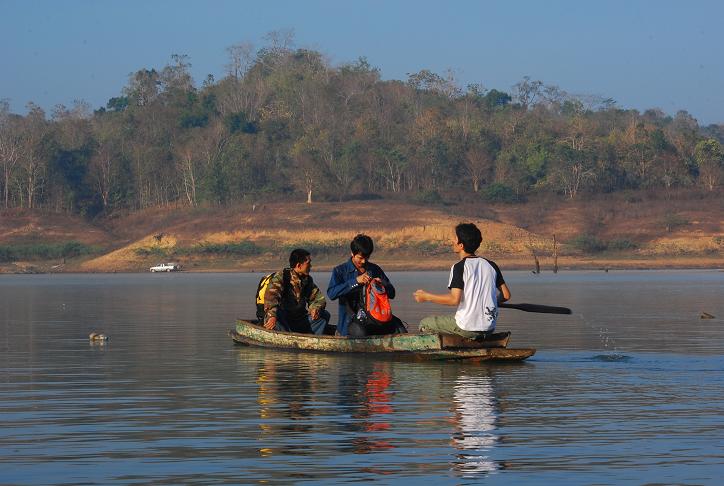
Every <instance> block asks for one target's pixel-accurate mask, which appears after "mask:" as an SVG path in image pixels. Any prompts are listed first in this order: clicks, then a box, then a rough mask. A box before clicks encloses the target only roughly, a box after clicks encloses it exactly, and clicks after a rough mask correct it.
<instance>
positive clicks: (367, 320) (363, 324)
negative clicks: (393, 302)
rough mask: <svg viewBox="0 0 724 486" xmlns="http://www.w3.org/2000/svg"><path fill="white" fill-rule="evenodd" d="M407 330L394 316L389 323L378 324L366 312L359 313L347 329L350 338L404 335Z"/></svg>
mask: <svg viewBox="0 0 724 486" xmlns="http://www.w3.org/2000/svg"><path fill="white" fill-rule="evenodd" d="M406 332H407V328H406V327H405V324H404V323H403V322H402V320H401V319H400V318H399V317H397V316H396V315H394V314H393V315H392V319H390V321H389V322H378V321H376V320H375V319H373V318H372V317H370V316H368V315H367V314H365V313H364V312H358V313H357V314H356V315H355V316H354V317H352V320H351V321H350V322H349V326H348V327H347V335H348V336H349V337H365V336H384V335H386V334H404V333H406Z"/></svg>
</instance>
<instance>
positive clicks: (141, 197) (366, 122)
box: [0, 43, 724, 216]
mask: <svg viewBox="0 0 724 486" xmlns="http://www.w3.org/2000/svg"><path fill="white" fill-rule="evenodd" d="M229 54H230V59H229V66H228V75H227V76H226V77H224V78H223V79H220V80H216V79H213V77H211V76H209V78H208V79H206V80H204V81H203V83H201V84H200V85H198V84H197V83H195V82H194V80H193V79H192V78H191V76H190V74H189V67H190V64H189V59H188V58H187V57H186V56H183V55H174V56H172V62H171V63H170V64H169V65H168V66H165V67H163V68H162V69H160V70H156V69H140V70H139V71H137V72H135V73H133V74H132V75H131V76H130V78H129V82H128V85H127V86H126V88H124V90H123V92H122V93H119V94H118V96H117V97H114V98H112V99H110V100H109V101H108V104H107V106H106V107H104V108H101V109H98V110H96V111H92V109H91V108H90V107H88V106H87V105H86V104H85V103H82V102H78V103H76V104H75V106H73V107H72V108H66V107H63V106H58V107H56V109H54V110H53V112H52V113H51V114H49V115H48V114H46V113H44V111H43V110H42V109H40V108H39V107H38V106H32V105H31V106H30V107H29V112H28V113H27V115H25V116H19V115H15V114H12V113H9V111H8V106H9V105H8V103H3V104H2V105H1V106H0V197H1V198H2V200H1V203H0V206H2V207H23V208H44V209H49V210H53V211H60V212H69V213H75V214H84V215H88V216H95V215H101V214H111V213H113V212H115V211H118V210H123V211H129V210H130V211H134V210H138V209H144V208H148V207H152V206H158V205H167V204H174V205H188V206H196V205H209V204H211V205H214V204H222V205H223V204H228V203H235V202H238V201H240V200H246V201H250V202H253V201H255V200H259V199H264V198H266V197H269V196H268V195H275V196H276V195H279V194H284V195H286V196H287V197H293V198H297V199H299V200H308V201H309V202H313V201H317V200H337V199H348V198H352V197H359V198H364V197H379V196H380V195H382V196H385V195H394V196H395V197H396V198H398V199H403V200H404V199H410V200H423V201H435V200H441V199H442V200H447V199H448V198H451V197H467V198H478V197H479V198H487V199H488V200H494V201H501V200H502V201H506V200H507V201H515V200H519V199H522V198H525V197H526V196H527V195H529V194H531V193H533V192H535V193H541V192H551V193H557V194H561V195H563V196H564V197H568V198H571V199H576V198H581V197H582V195H583V194H587V193H588V194H590V193H609V192H615V191H620V190H624V189H625V190H630V189H647V190H652V189H654V190H656V189H657V188H660V189H661V190H662V191H666V190H671V189H677V190H679V191H680V190H681V188H684V190H688V189H691V190H692V191H702V192H705V193H706V192H710V191H717V190H720V189H721V186H720V184H721V182H722V179H723V176H722V172H723V171H724V168H723V163H724V162H723V160H724V155H723V153H722V143H723V142H724V126H723V125H711V126H709V127H700V126H698V124H697V122H696V120H695V119H694V118H692V117H691V116H690V115H689V114H688V113H687V112H685V111H681V112H679V113H677V114H676V115H675V116H673V117H671V116H667V115H666V114H664V113H662V112H661V111H660V110H657V109H652V110H648V111H645V112H644V113H640V112H638V111H636V110H630V109H622V108H619V107H617V106H616V103H615V102H614V101H613V100H610V99H598V98H595V97H591V96H586V97H583V96H571V95H569V94H567V93H565V92H563V91H562V90H560V89H558V88H557V87H555V86H547V85H544V84H543V83H541V82H540V81H535V80H532V79H530V78H525V79H523V80H521V81H520V82H519V83H517V84H516V85H515V86H514V87H512V88H511V89H510V90H507V91H501V90H497V89H490V90H487V89H485V88H483V87H482V86H479V85H471V86H467V87H466V88H462V87H460V86H459V85H458V84H457V83H456V81H455V80H454V79H453V78H452V77H451V76H449V75H439V74H435V73H432V72H429V71H426V70H422V71H420V72H418V73H414V74H411V75H409V77H408V79H407V80H389V81H388V80H383V79H382V78H381V73H380V72H379V70H377V69H375V68H373V67H372V66H370V65H369V64H368V62H367V61H366V60H365V59H364V58H360V59H359V60H358V61H356V62H354V63H350V64H344V65H341V66H332V65H330V64H329V62H327V61H326V60H325V58H324V56H323V55H322V54H320V53H319V52H315V51H312V50H306V49H292V48H289V47H285V46H284V45H283V44H279V43H277V44H272V45H269V46H266V47H264V48H262V49H260V50H258V51H254V50H252V49H250V48H249V47H248V46H245V45H238V46H233V47H231V48H230V49H229ZM0 96H2V94H1V93H0Z"/></svg>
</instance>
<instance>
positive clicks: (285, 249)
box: [279, 241, 349, 256]
mask: <svg viewBox="0 0 724 486" xmlns="http://www.w3.org/2000/svg"><path fill="white" fill-rule="evenodd" d="M296 248H303V249H305V250H307V251H308V252H309V253H311V254H312V256H314V255H319V254H329V253H343V252H344V251H345V249H346V251H349V242H345V241H300V242H298V243H294V244H288V243H287V244H285V245H282V246H281V247H280V248H279V250H280V251H281V252H282V253H286V254H289V253H290V252H291V251H292V250H294V249H296Z"/></svg>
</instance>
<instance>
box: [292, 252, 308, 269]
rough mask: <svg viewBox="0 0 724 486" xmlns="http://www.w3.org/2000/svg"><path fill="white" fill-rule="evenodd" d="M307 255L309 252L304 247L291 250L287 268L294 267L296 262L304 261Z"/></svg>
mask: <svg viewBox="0 0 724 486" xmlns="http://www.w3.org/2000/svg"><path fill="white" fill-rule="evenodd" d="M309 255H310V253H309V252H308V251H307V250H305V249H304V248H297V249H296V250H292V253H291V254H290V255H289V268H294V267H296V266H297V264H298V263H304V262H305V261H307V257H309Z"/></svg>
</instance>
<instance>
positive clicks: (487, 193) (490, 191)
mask: <svg viewBox="0 0 724 486" xmlns="http://www.w3.org/2000/svg"><path fill="white" fill-rule="evenodd" d="M482 195H483V198H484V199H485V200H487V201H490V202H501V203H514V202H518V201H520V198H519V197H518V195H517V194H516V193H515V191H514V190H513V189H512V188H511V187H509V186H506V185H505V184H501V183H500V182H494V183H492V184H490V185H489V186H488V187H486V188H485V189H483V191H482Z"/></svg>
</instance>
